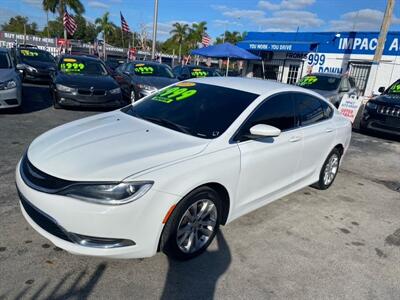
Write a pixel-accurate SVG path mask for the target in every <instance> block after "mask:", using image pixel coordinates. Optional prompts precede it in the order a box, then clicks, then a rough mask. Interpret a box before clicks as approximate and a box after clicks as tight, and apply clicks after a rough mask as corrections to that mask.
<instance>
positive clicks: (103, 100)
mask: <svg viewBox="0 0 400 300" xmlns="http://www.w3.org/2000/svg"><path fill="white" fill-rule="evenodd" d="M55 97H56V101H57V102H58V103H59V104H60V105H61V106H68V107H110V108H118V107H123V106H125V105H126V104H127V102H126V101H124V100H123V98H122V94H115V95H113V94H107V95H104V96H97V95H80V94H72V93H64V92H60V91H56V92H55Z"/></svg>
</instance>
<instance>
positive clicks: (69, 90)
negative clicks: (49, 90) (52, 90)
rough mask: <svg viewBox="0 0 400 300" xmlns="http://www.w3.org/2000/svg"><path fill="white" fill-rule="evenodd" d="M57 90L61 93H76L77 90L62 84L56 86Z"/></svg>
mask: <svg viewBox="0 0 400 300" xmlns="http://www.w3.org/2000/svg"><path fill="white" fill-rule="evenodd" d="M56 88H57V90H59V91H60V92H67V93H74V92H76V91H77V90H76V89H75V88H72V87H69V86H65V85H62V84H58V83H57V84H56Z"/></svg>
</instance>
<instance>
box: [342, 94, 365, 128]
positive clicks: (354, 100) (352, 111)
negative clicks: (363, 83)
mask: <svg viewBox="0 0 400 300" xmlns="http://www.w3.org/2000/svg"><path fill="white" fill-rule="evenodd" d="M361 103H362V97H358V96H354V95H352V96H349V95H348V94H345V95H344V96H343V98H342V101H341V102H340V105H339V108H338V110H339V112H340V113H341V114H342V115H343V116H345V117H346V118H347V119H349V120H350V121H351V123H354V120H355V119H356V117H357V113H358V110H359V109H360V106H361Z"/></svg>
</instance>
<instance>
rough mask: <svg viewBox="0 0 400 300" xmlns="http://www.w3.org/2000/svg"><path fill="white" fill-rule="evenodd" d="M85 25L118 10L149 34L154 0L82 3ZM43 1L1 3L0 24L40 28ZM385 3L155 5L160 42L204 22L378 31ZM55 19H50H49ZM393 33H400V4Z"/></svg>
mask: <svg viewBox="0 0 400 300" xmlns="http://www.w3.org/2000/svg"><path fill="white" fill-rule="evenodd" d="M81 1H82V3H83V4H84V6H85V8H86V11H85V13H84V16H85V17H86V18H87V20H89V21H91V22H94V20H95V19H96V18H97V17H99V16H101V15H102V14H104V12H106V11H109V12H110V15H111V20H112V21H113V22H114V23H115V24H117V25H120V18H119V12H120V11H121V12H122V14H123V15H124V17H125V19H126V20H127V22H128V24H129V26H130V28H131V29H133V30H135V31H139V30H140V28H147V30H148V31H149V32H151V30H152V22H153V11H154V0H81ZM41 3H42V0H0V23H1V24H2V23H4V22H5V21H7V20H8V19H9V18H10V17H11V16H14V15H23V16H27V17H29V19H30V21H34V22H36V23H38V25H39V28H43V26H44V25H45V23H46V15H45V13H44V12H43V10H42V9H41ZM385 6H386V0H159V15H158V39H159V40H165V39H166V38H167V37H168V36H169V31H170V30H171V28H172V24H173V23H175V22H183V23H189V24H191V23H194V22H200V21H206V22H207V27H208V34H209V35H210V36H211V37H212V38H214V39H215V38H216V37H217V36H219V35H221V34H222V32H223V31H224V30H229V31H239V32H242V31H247V32H248V31H296V30H297V29H299V31H346V30H363V31H379V28H380V24H381V22H382V18H383V13H384V10H385ZM54 17H55V16H53V15H50V16H49V18H50V19H53V18H54ZM390 29H391V30H398V31H400V3H399V2H398V3H397V4H396V6H395V9H394V17H393V19H392V24H391V27H390Z"/></svg>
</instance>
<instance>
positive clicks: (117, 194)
mask: <svg viewBox="0 0 400 300" xmlns="http://www.w3.org/2000/svg"><path fill="white" fill-rule="evenodd" d="M152 185H153V182H152V181H138V182H121V183H98V184H95V183H94V184H92V183H87V184H86V183H82V184H74V185H72V186H70V187H68V188H67V189H65V190H62V191H61V192H59V194H61V195H64V196H69V197H72V198H76V199H80V200H84V201H89V202H94V203H99V204H106V205H121V204H126V203H129V202H132V201H135V200H137V199H139V198H140V197H142V196H143V195H144V194H146V193H147V192H148V190H150V188H151V187H152Z"/></svg>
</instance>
